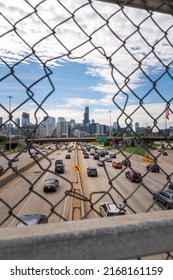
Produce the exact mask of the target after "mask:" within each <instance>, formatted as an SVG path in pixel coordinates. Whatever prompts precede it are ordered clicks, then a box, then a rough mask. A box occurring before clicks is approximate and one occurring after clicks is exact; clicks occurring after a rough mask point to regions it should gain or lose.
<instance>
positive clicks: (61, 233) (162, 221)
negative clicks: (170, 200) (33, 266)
mask: <svg viewBox="0 0 173 280" xmlns="http://www.w3.org/2000/svg"><path fill="white" fill-rule="evenodd" d="M172 214H173V211H172V210H168V211H158V212H152V213H143V214H134V215H128V216H118V217H110V218H99V219H91V220H80V221H71V222H61V223H58V224H56V223H55V224H43V225H37V226H26V227H22V228H20V227H15V228H1V229H0V259H4V260H7V259H8V260H14V259H16V260H21V259H23V260H24V259H31V260H35V259H50V260H52V259H53V260H56V259H59V260H60V259H61V260H88V259H93V260H116V259H134V258H138V257H144V256H150V255H154V254H161V253H166V252H171V251H173V242H172V232H173V215H172Z"/></svg>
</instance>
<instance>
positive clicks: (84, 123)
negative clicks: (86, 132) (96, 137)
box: [83, 107, 90, 125]
mask: <svg viewBox="0 0 173 280" xmlns="http://www.w3.org/2000/svg"><path fill="white" fill-rule="evenodd" d="M87 124H90V120H89V107H85V113H84V120H83V125H87Z"/></svg>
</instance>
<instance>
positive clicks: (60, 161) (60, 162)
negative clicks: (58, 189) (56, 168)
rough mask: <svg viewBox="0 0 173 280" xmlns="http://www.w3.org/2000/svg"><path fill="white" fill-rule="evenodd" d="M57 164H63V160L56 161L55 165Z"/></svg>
mask: <svg viewBox="0 0 173 280" xmlns="http://www.w3.org/2000/svg"><path fill="white" fill-rule="evenodd" d="M57 164H63V160H62V159H56V160H55V165H57Z"/></svg>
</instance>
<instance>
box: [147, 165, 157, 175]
mask: <svg viewBox="0 0 173 280" xmlns="http://www.w3.org/2000/svg"><path fill="white" fill-rule="evenodd" d="M146 169H147V170H149V171H151V172H155V173H158V172H160V167H159V165H158V164H157V163H150V164H148V165H147V166H146Z"/></svg>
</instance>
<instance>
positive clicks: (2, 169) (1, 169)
mask: <svg viewBox="0 0 173 280" xmlns="http://www.w3.org/2000/svg"><path fill="white" fill-rule="evenodd" d="M3 171H4V168H3V167H2V165H0V175H1V174H2V172H3Z"/></svg>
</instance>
